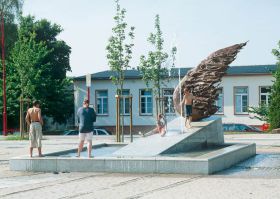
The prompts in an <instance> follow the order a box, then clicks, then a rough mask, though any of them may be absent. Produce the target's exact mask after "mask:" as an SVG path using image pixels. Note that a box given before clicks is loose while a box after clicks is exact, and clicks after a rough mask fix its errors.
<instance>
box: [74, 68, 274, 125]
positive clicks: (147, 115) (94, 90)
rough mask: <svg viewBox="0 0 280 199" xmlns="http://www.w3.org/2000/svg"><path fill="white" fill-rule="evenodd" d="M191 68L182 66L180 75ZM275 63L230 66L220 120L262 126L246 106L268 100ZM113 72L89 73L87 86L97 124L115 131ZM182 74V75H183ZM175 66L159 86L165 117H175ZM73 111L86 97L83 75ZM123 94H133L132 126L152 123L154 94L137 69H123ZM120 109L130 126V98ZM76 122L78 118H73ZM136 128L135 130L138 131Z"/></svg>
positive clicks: (223, 86)
mask: <svg viewBox="0 0 280 199" xmlns="http://www.w3.org/2000/svg"><path fill="white" fill-rule="evenodd" d="M190 69H191V68H181V69H180V70H181V74H182V77H183V76H184V75H185V74H186V73H187V71H188V70H190ZM275 70H276V65H254V66H232V67H230V68H229V69H228V71H227V74H226V75H225V76H224V77H223V78H222V81H221V84H220V86H219V87H220V90H219V99H218V100H217V102H216V103H217V106H219V107H220V108H219V110H218V112H217V113H216V115H217V116H220V117H221V118H222V121H223V123H245V124H249V125H256V126H258V125H262V124H263V122H262V121H259V120H257V119H254V115H253V114H251V113H248V107H250V106H258V105H259V104H260V103H265V104H267V103H268V102H269V95H270V89H271V86H272V84H273V80H274V78H273V76H272V72H274V71H275ZM112 75H113V72H112V71H103V72H99V73H95V74H92V75H91V77H92V80H91V87H90V104H91V106H93V107H95V110H96V112H97V116H98V117H97V121H96V124H95V125H97V126H102V127H106V128H111V130H114V128H115V124H116V98H115V94H116V86H115V85H114V84H113V83H112V81H111V80H110V77H111V76H112ZM182 77H181V78H182ZM178 82H179V77H178V69H177V68H176V69H174V70H173V71H172V73H171V77H170V81H169V82H168V83H166V84H165V85H164V86H162V87H163V88H162V95H163V97H164V98H165V101H164V103H165V107H166V108H165V112H166V116H167V119H168V120H172V119H174V118H175V117H177V116H176V113H175V112H174V109H173V101H172V94H173V91H174V88H175V87H176V86H177V85H178ZM74 95H75V113H76V112H77V109H78V108H79V107H80V106H81V105H82V102H83V100H84V99H85V98H87V87H86V77H85V76H81V77H76V78H75V79H74ZM122 95H132V96H133V100H132V118H133V126H134V127H135V128H138V129H141V127H145V126H151V127H152V126H154V125H155V118H156V116H155V115H156V113H155V111H156V110H155V103H156V101H155V96H154V95H153V91H152V90H151V89H149V88H147V86H146V84H145V82H143V81H142V79H141V76H140V74H139V72H138V71H137V70H128V71H126V72H125V81H124V90H123V93H122ZM120 111H121V113H122V114H123V115H124V125H125V126H129V123H130V113H129V99H128V98H125V99H123V100H121V103H120ZM75 122H77V120H76V119H75ZM138 129H137V130H138Z"/></svg>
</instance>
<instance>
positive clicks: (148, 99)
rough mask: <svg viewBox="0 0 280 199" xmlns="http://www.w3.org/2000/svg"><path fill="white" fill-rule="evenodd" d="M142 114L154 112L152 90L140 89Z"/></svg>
mask: <svg viewBox="0 0 280 199" xmlns="http://www.w3.org/2000/svg"><path fill="white" fill-rule="evenodd" d="M140 114H142V115H152V114H153V98H152V91H151V90H140Z"/></svg>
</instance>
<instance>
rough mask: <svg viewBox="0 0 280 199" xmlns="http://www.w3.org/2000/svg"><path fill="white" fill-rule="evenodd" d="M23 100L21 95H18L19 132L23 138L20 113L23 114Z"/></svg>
mask: <svg viewBox="0 0 280 199" xmlns="http://www.w3.org/2000/svg"><path fill="white" fill-rule="evenodd" d="M22 105H23V101H22V96H20V99H19V132H20V137H21V138H23V119H22V115H23V107H22Z"/></svg>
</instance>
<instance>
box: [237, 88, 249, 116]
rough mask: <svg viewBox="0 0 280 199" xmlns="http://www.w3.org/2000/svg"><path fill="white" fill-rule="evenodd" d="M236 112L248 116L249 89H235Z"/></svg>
mask: <svg viewBox="0 0 280 199" xmlns="http://www.w3.org/2000/svg"><path fill="white" fill-rule="evenodd" d="M234 109H235V110H234V112H235V113H236V114H248V87H235V88H234Z"/></svg>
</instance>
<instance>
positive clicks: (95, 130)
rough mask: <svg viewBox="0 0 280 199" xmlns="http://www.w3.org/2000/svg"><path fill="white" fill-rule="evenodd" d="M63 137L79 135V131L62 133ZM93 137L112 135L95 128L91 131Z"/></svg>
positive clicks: (104, 130)
mask: <svg viewBox="0 0 280 199" xmlns="http://www.w3.org/2000/svg"><path fill="white" fill-rule="evenodd" d="M64 135H79V131H78V130H67V131H65V132H64ZM93 135H112V133H111V132H110V131H107V130H106V129H103V128H95V129H94V130H93Z"/></svg>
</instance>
